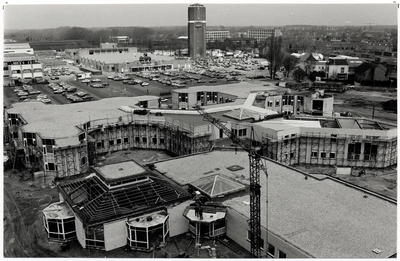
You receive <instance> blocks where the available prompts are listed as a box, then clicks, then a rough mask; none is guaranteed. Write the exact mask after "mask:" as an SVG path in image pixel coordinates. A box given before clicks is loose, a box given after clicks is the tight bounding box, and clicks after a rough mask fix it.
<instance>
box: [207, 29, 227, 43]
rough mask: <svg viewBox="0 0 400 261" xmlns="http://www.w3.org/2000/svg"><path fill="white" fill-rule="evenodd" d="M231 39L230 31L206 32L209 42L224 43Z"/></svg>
mask: <svg viewBox="0 0 400 261" xmlns="http://www.w3.org/2000/svg"><path fill="white" fill-rule="evenodd" d="M230 37H231V34H230V32H229V31H206V41H207V42H215V41H224V40H225V39H227V38H230Z"/></svg>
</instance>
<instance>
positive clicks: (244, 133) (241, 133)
mask: <svg viewBox="0 0 400 261" xmlns="http://www.w3.org/2000/svg"><path fill="white" fill-rule="evenodd" d="M235 134H237V133H236V132H235ZM246 135H247V129H242V130H239V136H240V137H242V136H246Z"/></svg>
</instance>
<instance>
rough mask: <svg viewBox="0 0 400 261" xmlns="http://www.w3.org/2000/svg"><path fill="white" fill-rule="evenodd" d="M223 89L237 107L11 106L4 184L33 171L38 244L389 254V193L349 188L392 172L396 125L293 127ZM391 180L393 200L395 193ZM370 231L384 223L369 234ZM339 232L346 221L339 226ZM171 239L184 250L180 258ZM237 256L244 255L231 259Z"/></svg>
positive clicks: (343, 120) (133, 102)
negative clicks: (43, 192) (370, 176)
mask: <svg viewBox="0 0 400 261" xmlns="http://www.w3.org/2000/svg"><path fill="white" fill-rule="evenodd" d="M201 88H202V87H201V86H200V87H198V89H197V90H196V92H199V91H200V89H201ZM229 88H230V90H231V91H232V92H231V93H228V94H218V95H225V96H226V95H231V97H232V98H233V99H232V101H228V102H225V101H224V102H223V103H221V104H220V103H215V104H212V105H208V106H204V108H202V107H200V105H201V104H199V103H196V102H195V103H194V105H193V104H191V103H190V100H189V101H188V99H186V102H187V103H185V106H189V105H190V106H192V105H193V106H194V107H193V108H192V109H191V110H179V109H171V110H168V109H160V108H159V104H158V97H156V96H139V97H129V98H128V97H118V98H109V99H102V100H99V101H93V102H87V103H78V104H68V105H50V106H47V105H45V104H43V103H41V102H31V103H16V104H14V105H13V107H12V108H10V109H7V110H6V111H5V117H4V134H5V135H4V137H5V142H6V143H7V144H8V147H7V149H8V152H9V157H10V162H11V166H10V170H9V171H10V172H9V173H10V175H9V176H8V179H9V180H11V179H14V178H15V177H13V176H12V173H14V172H15V170H16V169H18V170H21V169H28V170H29V172H27V173H25V172H23V171H21V173H25V174H23V175H21V177H20V179H21V180H22V181H25V180H29V181H30V183H29V184H30V185H29V186H31V190H32V193H31V194H34V193H35V191H37V192H38V194H40V193H39V191H40V188H43V190H47V189H48V187H52V188H53V190H52V192H48V193H49V194H50V193H51V195H52V196H50V197H47V198H46V197H45V198H39V199H38V202H40V204H39V203H38V206H36V205H35V204H34V205H33V206H32V207H35V209H33V210H32V211H33V212H32V215H33V216H35V215H36V217H39V216H42V217H43V218H39V219H40V222H43V224H42V229H43V231H41V232H40V233H41V235H42V236H44V237H45V238H47V239H48V240H49V242H56V243H57V244H56V246H58V247H59V246H60V245H61V246H62V249H63V251H67V252H65V253H68V251H69V252H70V251H71V250H69V248H70V247H71V246H72V247H73V248H74V249H75V248H80V249H84V250H87V251H89V252H87V251H81V250H79V251H77V252H75V254H74V255H73V256H79V255H80V254H81V256H88V253H89V256H91V255H92V254H93V253H97V254H95V255H103V254H101V253H104V255H109V254H106V253H116V252H115V251H119V250H121V249H124V251H125V254H121V253H120V251H119V252H118V253H119V254H117V256H118V257H125V256H135V257H142V258H144V257H179V256H182V257H184V256H186V255H187V256H188V257H230V258H233V257H280V258H285V257H287V258H295V257H302V258H305V257H315V258H371V257H382V258H383V257H390V256H393V255H395V254H396V235H395V233H394V232H393V231H396V229H395V228H396V218H395V217H396V209H397V206H396V204H397V203H396V202H397V201H396V199H395V198H393V197H390V196H388V195H393V193H389V194H384V193H383V194H382V193H380V192H378V193H377V192H376V191H374V190H373V189H366V188H363V187H362V186H358V185H357V184H354V182H353V183H352V182H351V181H350V178H349V177H354V178H355V177H360V178H365V176H366V175H365V174H366V173H368V174H369V173H378V171H380V172H384V171H385V170H390V171H392V170H394V169H395V167H396V165H397V126H396V124H392V123H388V122H383V121H379V120H376V119H367V118H356V117H342V116H337V115H336V116H305V115H293V116H290V117H288V116H287V115H286V116H284V115H283V114H282V111H275V110H271V109H268V106H267V104H268V102H267V101H268V96H266V97H265V98H264V99H265V102H264V103H263V104H264V106H261V107H260V106H256V105H255V104H256V101H257V97H258V98H259V97H260V96H262V95H260V93H265V91H268V90H267V88H265V87H257V88H258V89H257V88H256V87H254V86H250V85H248V84H243V85H241V84H237V85H231V86H230V87H229ZM219 91H220V92H221V93H223V92H228V88H225V89H224V87H221V89H219ZM182 93H185V90H182V89H181V90H179V91H177V92H176V94H173V96H174V95H178V96H180V98H179V97H178V96H177V99H176V101H175V102H176V108H179V107H181V106H183V104H182V98H181V97H182ZM203 93H206V92H203ZM193 97H195V96H193ZM296 99H297V98H296ZM173 101H174V99H173ZM143 104H146V106H145V109H144V108H143ZM274 104H276V101H274ZM283 108H284V110H288V107H283ZM60 119H63V120H62V121H61V120H60ZM141 151H149V153H147V154H146V156H145V158H148V160H144V159H138V158H135V156H134V155H139V154H140V153H141ZM160 152H163V153H165V155H161V154H159V153H160ZM115 155H119V156H115ZM113 158H119V160H117V159H115V160H112V159H113ZM304 166H313V167H315V168H324V167H327V168H331V167H332V166H334V168H335V169H334V171H329V173H328V172H326V173H325V172H324V171H322V172H316V171H312V170H310V171H308V170H305V168H304ZM298 168H299V169H298ZM300 169H302V170H300ZM360 173H363V174H360ZM394 176H395V177H394V183H392V185H391V186H390V187H388V188H387V190H390V191H397V190H396V185H395V184H396V183H397V174H395V175H394ZM346 179H347V180H346ZM5 182H7V181H5ZM269 184H271V186H269ZM393 184H394V185H393ZM21 186H22V185H21ZM55 188H57V191H56V192H55V191H54V189H55ZM9 189H11V188H9ZM284 190H287V191H286V192H282V191H284ZM339 191H340V192H339ZM10 193H11V192H10ZM332 193H334V194H332ZM394 194H396V193H394ZM283 195H284V196H283ZM267 199H268V200H267ZM350 199H351V200H350ZM356 199H357V200H356ZM312 202H313V204H311V203H312ZM282 205H286V206H287V208H284V209H282V208H281V206H282ZM328 206H329V207H328ZM343 206H346V207H345V209H357V211H354V212H351V213H350V212H348V211H345V210H344V208H343ZM372 209H373V211H372ZM377 209H378V210H377ZM35 211H36V212H35ZM37 211H39V212H37ZM293 211H294V212H293ZM9 212H11V210H9ZM40 212H41V213H40ZM34 213H36V214H34ZM293 213H296V214H295V215H294V214H293ZM318 213H320V214H318ZM6 216H8V215H6ZM10 217H11V215H10ZM289 217H290V218H289ZM369 219H373V220H375V221H376V222H378V223H379V224H378V223H374V224H375V225H374V226H372V227H369V229H368V230H367V229H366V227H368V226H369V225H368V224H369ZM309 220H313V223H312V224H311V223H310V221H309ZM340 220H347V221H349V222H348V223H347V224H346V225H344V224H342V223H340V225H339V226H338V222H339V221H340ZM351 220H353V221H351ZM355 221H357V222H356V223H355ZM375 221H374V222H375ZM35 222H36V221H35ZM38 222H39V221H38ZM35 224H36V225H35V226H38V224H40V223H35ZM288 224H291V225H290V226H288ZM14 229H15V227H14ZM331 230H335V231H336V232H335V233H336V234H337V235H340V236H339V238H340V240H339V239H338V238H337V237H336V236H331V235H330V234H331V233H330V232H329V231H331ZM35 238H36V239H35V240H36V241H35V242H39V243H37V244H39V245H40V246H44V245H46V247H49V245H48V243H46V242H45V240H43V239H41V240H38V239H37V237H36V234H35ZM354 238H357V240H354ZM372 239H374V240H372ZM178 240H182V242H186V243H190V244H189V246H192V247H188V248H185V250H182V249H184V247H183V246H182V245H180V246H178V243H176V242H177V241H178ZM185 240H186V241H185ZM339 241H340V243H339ZM171 242H175V243H173V244H174V245H175V249H173V250H171V249H170V248H171ZM352 242H358V243H357V244H354V243H352ZM360 242H361V243H360ZM321 244H322V245H323V246H326V247H317V246H321ZM332 244H335V248H330V247H329V246H330V245H332ZM50 249H52V250H51V251H50V252H45V251H44V253H47V254H44V255H45V256H49V255H50V256H51V255H53V254H54V253H55V252H57V248H56V247H55V245H53V246H52V247H50ZM168 249H169V250H168ZM232 249H233V250H232ZM176 250H179V251H178V252H177V253H175V254H171V253H172V252H174V251H176ZM52 251H53V252H52ZM74 251H75V250H74ZM124 251H122V252H124ZM132 251H133V252H132ZM232 251H233V252H234V253H238V254H237V255H235V254H230V255H229V254H227V253H228V252H232ZM63 253H64V252H63ZM77 253H80V254H77ZM133 253H134V254H133ZM42 254H43V253H42ZM57 255H58V254H57ZM62 255H63V254H61V256H62ZM22 256H25V254H22ZM26 256H28V254H27V255H26ZM59 256H60V255H59ZM112 256H114V254H110V257H112Z"/></svg>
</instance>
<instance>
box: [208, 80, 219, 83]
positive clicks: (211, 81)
mask: <svg viewBox="0 0 400 261" xmlns="http://www.w3.org/2000/svg"><path fill="white" fill-rule="evenodd" d="M209 82H210V83H213V82H217V79H211V80H209Z"/></svg>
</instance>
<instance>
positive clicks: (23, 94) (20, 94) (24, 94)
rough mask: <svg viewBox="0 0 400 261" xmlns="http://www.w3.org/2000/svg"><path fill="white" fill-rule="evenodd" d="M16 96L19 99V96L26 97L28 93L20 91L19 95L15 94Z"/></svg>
mask: <svg viewBox="0 0 400 261" xmlns="http://www.w3.org/2000/svg"><path fill="white" fill-rule="evenodd" d="M17 95H18V97H21V96H28V95H29V93H27V92H23V91H20V92H19V93H17Z"/></svg>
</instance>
